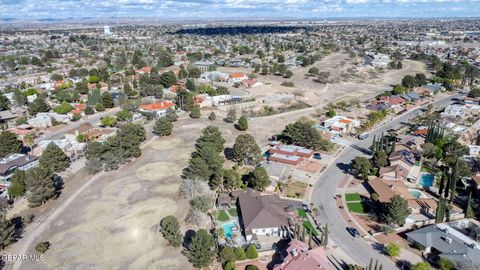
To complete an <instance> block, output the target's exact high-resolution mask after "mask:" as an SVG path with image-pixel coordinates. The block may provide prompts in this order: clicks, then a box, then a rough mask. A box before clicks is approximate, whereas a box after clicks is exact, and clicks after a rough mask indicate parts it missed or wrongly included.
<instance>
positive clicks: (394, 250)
mask: <svg viewBox="0 0 480 270" xmlns="http://www.w3.org/2000/svg"><path fill="white" fill-rule="evenodd" d="M385 251H386V252H387V254H388V255H389V256H390V257H398V256H400V246H399V245H396V244H394V243H389V244H388V245H387V246H385Z"/></svg>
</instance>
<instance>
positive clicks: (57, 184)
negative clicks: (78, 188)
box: [54, 175, 65, 196]
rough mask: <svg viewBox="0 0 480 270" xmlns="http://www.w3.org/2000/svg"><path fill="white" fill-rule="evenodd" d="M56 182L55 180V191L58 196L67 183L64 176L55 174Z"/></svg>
mask: <svg viewBox="0 0 480 270" xmlns="http://www.w3.org/2000/svg"><path fill="white" fill-rule="evenodd" d="M54 182H55V193H56V195H57V196H59V195H60V193H62V192H61V191H62V189H63V187H64V184H65V181H64V180H63V178H62V177H61V176H59V175H55V176H54Z"/></svg>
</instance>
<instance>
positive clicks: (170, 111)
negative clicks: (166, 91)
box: [166, 108, 178, 122]
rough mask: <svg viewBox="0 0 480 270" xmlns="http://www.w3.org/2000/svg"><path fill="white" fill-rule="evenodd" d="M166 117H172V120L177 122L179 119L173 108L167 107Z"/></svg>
mask: <svg viewBox="0 0 480 270" xmlns="http://www.w3.org/2000/svg"><path fill="white" fill-rule="evenodd" d="M166 117H167V118H168V119H170V121H171V122H175V121H177V120H178V115H177V113H176V112H175V110H174V109H172V108H168V109H167V113H166Z"/></svg>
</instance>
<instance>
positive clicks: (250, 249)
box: [245, 245, 258, 259]
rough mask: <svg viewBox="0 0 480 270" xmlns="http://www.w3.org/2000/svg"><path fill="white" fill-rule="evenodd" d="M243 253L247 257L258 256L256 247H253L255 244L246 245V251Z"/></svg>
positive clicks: (253, 257) (254, 257)
mask: <svg viewBox="0 0 480 270" xmlns="http://www.w3.org/2000/svg"><path fill="white" fill-rule="evenodd" d="M245 255H246V256H247V259H256V258H258V252H257V248H256V247H255V245H250V246H248V248H247V251H246V252H245Z"/></svg>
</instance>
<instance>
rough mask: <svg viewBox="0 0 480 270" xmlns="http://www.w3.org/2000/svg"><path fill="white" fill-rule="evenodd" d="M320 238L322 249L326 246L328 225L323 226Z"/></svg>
mask: <svg viewBox="0 0 480 270" xmlns="http://www.w3.org/2000/svg"><path fill="white" fill-rule="evenodd" d="M322 238H323V241H322V245H323V246H324V247H326V246H328V225H327V224H325V226H323V233H322Z"/></svg>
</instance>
